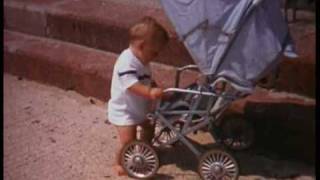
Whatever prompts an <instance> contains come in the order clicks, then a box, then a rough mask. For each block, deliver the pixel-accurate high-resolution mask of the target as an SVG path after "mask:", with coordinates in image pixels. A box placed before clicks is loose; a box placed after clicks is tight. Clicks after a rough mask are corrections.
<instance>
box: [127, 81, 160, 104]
mask: <svg viewBox="0 0 320 180" xmlns="http://www.w3.org/2000/svg"><path fill="white" fill-rule="evenodd" d="M128 90H129V91H131V92H133V93H135V94H138V95H140V96H143V97H145V98H148V99H152V100H155V99H160V98H161V97H162V95H163V89H162V88H152V87H149V86H146V85H143V84H141V83H139V82H137V83H135V84H133V85H132V86H130V87H129V88H128Z"/></svg>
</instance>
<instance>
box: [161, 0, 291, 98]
mask: <svg viewBox="0 0 320 180" xmlns="http://www.w3.org/2000/svg"><path fill="white" fill-rule="evenodd" d="M161 4H162V6H163V8H164V10H165V12H166V14H167V16H168V17H169V19H170V21H171V22H172V24H173V25H174V27H175V30H176V32H177V34H178V36H179V38H180V39H181V40H182V41H183V43H184V45H185V46H186V48H187V50H188V51H189V53H190V54H191V56H192V58H193V60H194V61H195V63H196V64H197V66H198V67H199V69H200V71H201V72H202V73H203V74H206V75H211V76H212V77H214V78H218V77H223V78H224V79H227V80H228V81H230V82H231V83H232V84H233V86H234V87H235V88H236V89H237V90H239V91H243V92H251V91H252V89H253V87H254V86H255V84H256V82H257V81H258V80H259V79H260V78H261V77H262V76H264V75H265V74H266V73H267V72H269V71H270V70H271V69H272V68H274V67H275V66H276V65H277V64H278V63H279V58H278V56H279V54H280V53H281V52H282V51H283V50H284V48H285V46H286V45H287V44H288V42H289V41H290V40H291V39H290V35H289V33H288V26H287V23H286V21H285V19H284V17H283V15H282V13H281V9H280V1H279V0H161ZM291 42H292V41H291Z"/></svg>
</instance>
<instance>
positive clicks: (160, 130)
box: [155, 121, 183, 144]
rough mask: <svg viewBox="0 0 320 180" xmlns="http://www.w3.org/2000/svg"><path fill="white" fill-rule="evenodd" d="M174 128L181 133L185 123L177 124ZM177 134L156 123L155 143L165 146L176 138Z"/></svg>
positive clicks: (174, 124)
mask: <svg viewBox="0 0 320 180" xmlns="http://www.w3.org/2000/svg"><path fill="white" fill-rule="evenodd" d="M173 126H174V127H175V128H176V130H177V131H181V128H182V127H183V122H175V123H173ZM176 137H177V134H176V133H175V132H173V131H172V130H171V129H170V128H169V127H164V125H162V124H161V123H160V122H159V121H156V126H155V141H156V142H159V143H160V144H165V143H167V142H169V141H170V140H171V139H173V138H176Z"/></svg>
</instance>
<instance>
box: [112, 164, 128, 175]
mask: <svg viewBox="0 0 320 180" xmlns="http://www.w3.org/2000/svg"><path fill="white" fill-rule="evenodd" d="M113 170H114V172H115V173H116V175H117V176H127V175H128V174H127V173H126V171H125V170H124V169H123V167H122V166H120V165H114V166H113Z"/></svg>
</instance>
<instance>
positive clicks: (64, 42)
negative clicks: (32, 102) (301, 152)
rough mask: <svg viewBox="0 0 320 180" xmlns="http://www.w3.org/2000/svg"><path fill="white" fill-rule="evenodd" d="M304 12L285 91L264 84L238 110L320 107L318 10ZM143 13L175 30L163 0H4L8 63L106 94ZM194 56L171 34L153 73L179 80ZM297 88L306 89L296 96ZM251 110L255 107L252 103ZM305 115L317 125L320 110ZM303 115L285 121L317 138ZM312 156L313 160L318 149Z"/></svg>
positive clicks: (18, 71) (282, 81) (69, 86)
mask: <svg viewBox="0 0 320 180" xmlns="http://www.w3.org/2000/svg"><path fill="white" fill-rule="evenodd" d="M300 14H302V15H303V16H304V17H305V18H306V20H305V21H301V22H296V23H294V24H290V28H291V31H292V34H293V38H294V40H295V41H296V43H297V49H298V53H299V55H300V57H299V58H298V59H295V60H289V59H284V61H283V62H282V63H281V64H280V74H279V78H278V80H277V81H276V83H275V89H276V90H277V91H282V92H285V94H286V95H283V96H281V97H279V96H275V94H277V93H273V92H270V91H266V90H263V91H261V90H259V89H257V91H256V92H255V93H254V94H253V95H252V96H250V97H248V98H245V99H242V100H240V101H237V102H235V104H234V105H233V106H232V107H231V108H230V109H231V111H234V112H240V113H242V114H246V113H247V114H248V108H247V106H246V105H248V104H250V103H251V102H256V101H259V102H262V103H264V102H272V103H275V104H277V103H280V104H288V103H289V105H287V106H285V107H287V109H288V112H287V113H288V114H290V113H291V112H292V111H293V109H292V108H291V109H290V107H291V106H290V103H291V104H292V99H294V102H293V104H295V105H298V106H301V107H311V109H312V110H311V113H312V112H313V111H314V106H315V100H314V99H313V98H314V97H315V27H314V17H313V16H312V15H310V13H308V12H305V14H303V13H300ZM143 16H152V17H154V18H156V19H157V20H158V21H159V22H160V23H161V24H162V25H164V27H165V28H166V29H167V30H168V31H169V32H174V30H173V27H172V25H171V24H170V22H169V21H168V19H167V17H166V16H165V14H164V11H163V10H162V7H161V5H160V3H159V1H158V0H4V18H3V20H4V71H5V72H6V73H10V74H14V75H17V76H21V77H24V78H28V79H31V80H36V81H39V82H42V83H46V84H51V85H55V86H58V87H60V88H63V89H66V90H75V91H77V92H79V93H81V94H83V95H85V96H92V97H96V98H98V99H101V100H103V101H107V100H108V98H109V96H110V92H109V89H110V83H111V75H112V69H113V64H114V62H115V60H116V58H117V55H118V54H119V53H120V52H121V51H122V50H123V49H124V48H126V47H127V46H128V33H127V30H128V28H129V27H130V26H131V25H132V24H133V23H134V22H136V21H137V20H139V19H140V18H142V17H143ZM299 19H301V18H299ZM172 34H173V33H171V35H172ZM191 63H193V61H192V59H191V57H190V55H189V54H188V52H187V50H186V49H185V48H184V46H183V45H182V43H181V42H179V41H178V40H177V39H176V37H175V36H171V38H170V42H169V46H168V47H167V48H166V49H165V50H164V52H163V53H161V55H160V56H159V57H158V58H157V60H156V63H152V69H153V75H154V77H155V79H156V81H158V82H159V84H162V85H163V86H164V87H172V86H173V84H174V83H173V81H174V77H175V67H177V66H182V65H186V64H191ZM196 74H197V73H195V72H192V71H188V72H186V73H185V74H184V78H183V81H182V85H186V84H188V83H190V82H192V81H194V79H195V77H196ZM164 75H165V78H163V77H164ZM290 94H296V95H299V97H294V98H292V96H290ZM300 96H302V97H300ZM306 99H307V100H306ZM310 99H311V100H310ZM253 109H254V108H253ZM302 109H303V108H302ZM250 112H253V110H252V111H250V109H249V114H250ZM266 113H267V112H266ZM279 113H280V112H279ZM301 113H302V114H303V113H306V114H310V111H309V110H308V111H302V112H301ZM266 115H268V114H266ZM273 116H277V114H273ZM266 117H267V116H266ZM302 117H303V116H302ZM277 121H278V120H277ZM301 121H303V123H307V124H310V127H313V126H312V125H313V124H314V118H309V119H307V120H305V119H303V118H302V119H301ZM301 121H300V120H297V121H296V120H292V122H290V123H288V122H287V121H284V122H286V124H284V126H285V127H288V128H291V127H295V128H296V131H297V132H298V134H299V135H300V136H299V137H297V139H299V142H302V143H303V139H305V138H308V139H310V138H311V139H312V138H314V136H315V133H314V130H312V131H311V132H310V129H303V128H300V129H299V126H298V124H299V122H301ZM295 123H296V124H295ZM308 127H309V126H308ZM310 133H311V134H310ZM304 143H307V142H305V141H304ZM293 146H294V145H293ZM304 147H308V148H309V149H311V150H310V151H313V148H312V147H314V144H313V143H312V141H311V142H309V141H308V143H307V144H305V145H304ZM310 151H308V152H310ZM307 159H308V160H310V159H311V161H312V157H311V158H310V157H307Z"/></svg>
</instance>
